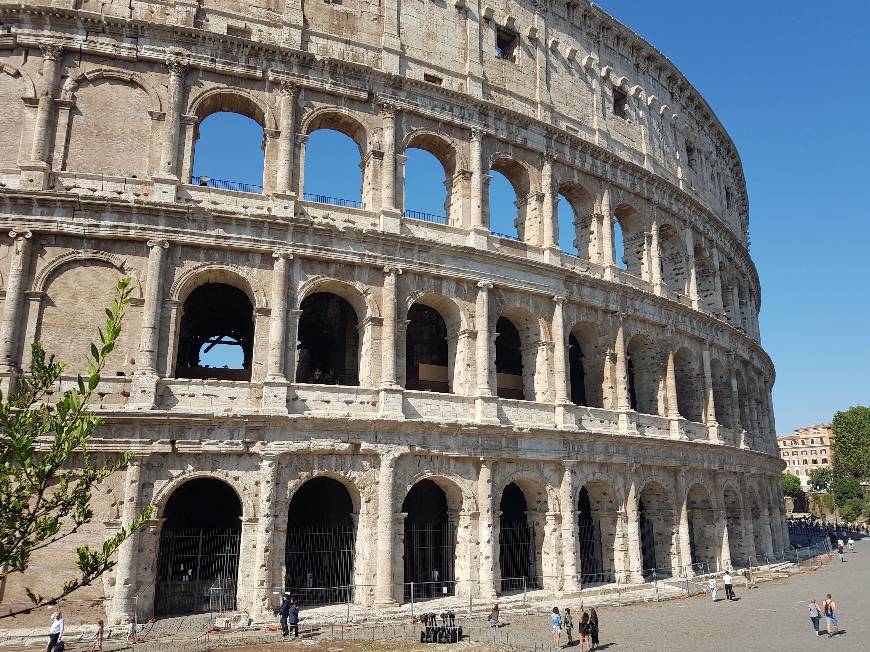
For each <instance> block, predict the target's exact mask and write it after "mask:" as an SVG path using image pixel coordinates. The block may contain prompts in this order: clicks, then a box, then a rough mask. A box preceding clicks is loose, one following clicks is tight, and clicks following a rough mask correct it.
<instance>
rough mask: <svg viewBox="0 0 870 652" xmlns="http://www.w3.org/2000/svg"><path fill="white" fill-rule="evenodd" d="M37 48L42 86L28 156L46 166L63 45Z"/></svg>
mask: <svg viewBox="0 0 870 652" xmlns="http://www.w3.org/2000/svg"><path fill="white" fill-rule="evenodd" d="M39 49H40V50H41V51H42V86H41V87H40V89H39V98H38V104H37V106H36V122H35V124H34V129H33V147H32V149H31V153H30V158H31V160H32V161H33V163H37V164H40V163H41V164H43V165H44V166H45V167H47V166H48V165H49V163H50V160H49V154H50V150H51V141H52V128H51V123H52V119H53V117H54V95H55V91H56V90H57V82H58V79H59V77H60V66H61V63H62V62H63V46H62V45H59V44H55V43H46V44H43V45H40V46H39Z"/></svg>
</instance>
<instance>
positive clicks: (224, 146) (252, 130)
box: [191, 110, 265, 193]
mask: <svg viewBox="0 0 870 652" xmlns="http://www.w3.org/2000/svg"><path fill="white" fill-rule="evenodd" d="M264 157H265V134H264V132H263V127H262V126H261V125H260V123H258V122H257V121H256V120H254V119H253V118H251V117H248V116H246V115H243V114H242V113H237V112H231V111H225V110H221V111H217V112H215V113H212V114H211V115H208V116H206V117H205V118H203V119H202V120H201V121H200V123H199V124H198V125H197V127H196V140H195V142H194V150H193V176H192V178H191V183H192V184H193V185H196V186H210V187H213V188H223V189H225V190H236V191H240V192H257V193H259V192H263V161H264Z"/></svg>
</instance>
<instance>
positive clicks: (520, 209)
mask: <svg viewBox="0 0 870 652" xmlns="http://www.w3.org/2000/svg"><path fill="white" fill-rule="evenodd" d="M488 169H489V173H490V179H492V173H497V174H499V175H501V176H502V177H504V179H505V180H506V181H507V183H508V185H509V186H510V188H511V190H513V193H514V200H513V204H514V206H515V207H516V211H515V212H514V219H513V226H514V229H515V232H516V239H517V240H520V241H524V242H526V241H529V240H530V236H531V229H527V223H526V221H527V217H528V212H529V207H528V202H529V195H530V192H531V177H530V174H529V170H528V169H527V168H526V166H525V165H523V164H522V163H520V162H519V161H517V160H516V159H514V158H512V157H510V156H508V155H505V154H501V153H497V154H495V155H493V156H492V157H491V158H490V162H489V168H488ZM491 187H492V181H490V183H489V184H487V185H486V186H485V195H486V199H485V201H486V210H485V211H484V213H485V214H486V215H489V226H490V231H492V232H494V233H497V232H496V231H495V229H494V225H493V215H492V203H493V202H492V199H493V197H496V198H498V199H499V200H500V201H499V203H502V202H503V201H504V200H505V198H504V197H497V195H494V194H493V193H492V192H491ZM496 187H497V186H496ZM503 224H505V220H504V219H503V218H500V219H499V220H496V224H495V226H497V227H498V228H499V229H503V228H505V227H504V226H502V225H503ZM497 234H498V235H506V236H508V237H509V238H513V237H514V236H513V233H497Z"/></svg>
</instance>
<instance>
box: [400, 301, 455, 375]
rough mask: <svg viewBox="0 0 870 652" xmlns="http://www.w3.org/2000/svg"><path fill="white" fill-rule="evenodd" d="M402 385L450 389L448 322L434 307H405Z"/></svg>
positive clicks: (417, 305) (418, 305) (417, 304)
mask: <svg viewBox="0 0 870 652" xmlns="http://www.w3.org/2000/svg"><path fill="white" fill-rule="evenodd" d="M408 320H409V322H410V323H409V324H408V331H407V336H406V342H405V387H406V388H407V389H419V390H426V391H430V392H449V391H450V377H449V367H448V359H447V358H448V353H447V324H445V323H444V319H443V318H442V317H441V315H440V314H439V313H438V311H437V310H435V309H433V308H430V307H429V306H424V305H422V304H419V303H415V304H414V305H413V306H411V309H410V310H408Z"/></svg>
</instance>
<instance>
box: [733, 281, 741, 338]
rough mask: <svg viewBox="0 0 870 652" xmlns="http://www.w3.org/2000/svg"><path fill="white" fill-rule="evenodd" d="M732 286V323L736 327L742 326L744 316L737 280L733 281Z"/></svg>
mask: <svg viewBox="0 0 870 652" xmlns="http://www.w3.org/2000/svg"><path fill="white" fill-rule="evenodd" d="M733 283H734V285H732V286H731V325H732V326H734V327H735V328H740V327H741V326H742V321H743V320H742V317H741V316H740V290H739V288H738V287H737V281H736V280H734V281H733Z"/></svg>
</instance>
